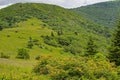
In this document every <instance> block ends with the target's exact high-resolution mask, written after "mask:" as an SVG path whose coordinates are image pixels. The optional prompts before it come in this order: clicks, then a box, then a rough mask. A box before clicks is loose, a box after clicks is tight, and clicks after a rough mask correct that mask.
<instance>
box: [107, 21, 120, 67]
mask: <svg viewBox="0 0 120 80" xmlns="http://www.w3.org/2000/svg"><path fill="white" fill-rule="evenodd" d="M109 51H110V54H109V60H110V61H111V62H115V64H116V65H120V20H119V21H118V24H117V28H116V30H115V32H114V34H113V39H112V44H111V48H110V50H109Z"/></svg>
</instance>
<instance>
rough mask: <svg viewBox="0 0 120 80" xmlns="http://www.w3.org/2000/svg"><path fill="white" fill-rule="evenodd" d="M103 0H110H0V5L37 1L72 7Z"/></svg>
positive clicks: (103, 0) (102, 0)
mask: <svg viewBox="0 0 120 80" xmlns="http://www.w3.org/2000/svg"><path fill="white" fill-rule="evenodd" d="M105 1H110V0H0V7H5V6H6V5H8V4H13V3H18V2H37V3H49V4H56V5H59V6H62V7H65V8H74V7H80V6H84V5H88V4H94V3H98V2H105Z"/></svg>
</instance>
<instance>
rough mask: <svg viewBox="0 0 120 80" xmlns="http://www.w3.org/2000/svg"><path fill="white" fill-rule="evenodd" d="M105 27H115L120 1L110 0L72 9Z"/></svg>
mask: <svg viewBox="0 0 120 80" xmlns="http://www.w3.org/2000/svg"><path fill="white" fill-rule="evenodd" d="M71 10H73V11H74V12H76V13H78V14H79V15H83V16H84V17H85V18H87V19H89V20H93V21H94V22H96V23H97V24H100V25H103V26H105V27H112V28H113V27H114V26H115V23H116V20H117V19H118V16H119V14H120V13H119V11H120V1H119V0H117V1H108V2H102V3H97V4H93V5H88V6H83V7H79V8H75V9H71Z"/></svg>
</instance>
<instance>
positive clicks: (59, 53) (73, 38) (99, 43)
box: [0, 3, 118, 80]
mask: <svg viewBox="0 0 120 80" xmlns="http://www.w3.org/2000/svg"><path fill="white" fill-rule="evenodd" d="M109 37H110V31H109V28H106V27H104V26H101V25H98V24H96V23H94V22H92V21H90V20H87V19H86V18H84V17H82V16H80V15H78V14H76V13H75V12H73V11H70V10H68V9H64V8H62V7H59V6H56V5H49V4H39V3H17V4H14V5H11V6H9V7H6V8H3V9H1V10H0V72H1V74H0V79H2V80H4V79H5V80H8V79H9V80H61V79H62V80H70V79H72V80H78V79H82V80H83V79H84V80H97V79H100V80H102V79H106V80H111V79H113V80H114V79H116V80H117V78H118V73H117V68H116V67H115V66H114V64H112V63H110V62H109V61H108V60H107V58H106V55H107V53H108V51H107V48H108V47H109V45H110V40H109ZM91 39H92V41H93V42H92V44H95V45H92V47H95V48H96V50H97V52H96V54H95V55H94V56H93V57H91V56H90V57H89V56H85V54H86V49H87V46H88V45H89V43H88V42H89V41H90V40H91ZM90 45H91V44H90ZM90 48H91V46H90ZM26 55H27V56H29V59H26ZM38 62H39V63H38ZM98 64H99V65H98ZM90 73H91V74H90ZM101 75H105V76H101ZM106 76H107V77H106Z"/></svg>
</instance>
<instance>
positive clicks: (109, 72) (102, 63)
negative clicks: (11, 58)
mask: <svg viewBox="0 0 120 80" xmlns="http://www.w3.org/2000/svg"><path fill="white" fill-rule="evenodd" d="M40 60H42V61H40V63H39V64H38V65H36V66H35V67H34V69H33V71H34V72H35V73H36V74H40V75H49V76H50V77H51V80H102V79H104V80H118V73H117V68H116V67H115V65H114V64H112V63H110V62H108V61H106V60H99V59H98V60H94V59H89V58H87V59H86V58H81V57H79V58H78V57H70V58H57V59H54V58H52V57H51V58H46V59H44V58H43V57H42V58H41V59H40Z"/></svg>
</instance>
